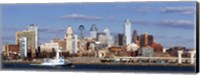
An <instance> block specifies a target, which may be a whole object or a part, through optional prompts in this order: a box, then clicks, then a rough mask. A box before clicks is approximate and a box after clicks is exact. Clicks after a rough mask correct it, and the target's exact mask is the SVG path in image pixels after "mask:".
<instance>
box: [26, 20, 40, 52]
mask: <svg viewBox="0 0 200 75" xmlns="http://www.w3.org/2000/svg"><path fill="white" fill-rule="evenodd" d="M28 31H33V32H34V33H35V49H37V47H38V27H37V26H36V25H35V24H30V25H29V27H28Z"/></svg>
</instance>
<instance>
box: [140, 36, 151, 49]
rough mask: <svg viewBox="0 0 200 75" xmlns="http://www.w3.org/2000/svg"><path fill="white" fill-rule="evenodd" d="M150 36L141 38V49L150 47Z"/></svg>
mask: <svg viewBox="0 0 200 75" xmlns="http://www.w3.org/2000/svg"><path fill="white" fill-rule="evenodd" d="M148 42H149V40H148V34H147V33H144V34H143V35H141V36H140V47H146V46H148V44H149V43H148Z"/></svg>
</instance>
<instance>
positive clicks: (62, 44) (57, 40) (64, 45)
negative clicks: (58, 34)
mask: <svg viewBox="0 0 200 75" xmlns="http://www.w3.org/2000/svg"><path fill="white" fill-rule="evenodd" d="M53 42H54V43H58V45H59V47H61V49H62V50H66V40H62V39H59V38H54V39H53Z"/></svg>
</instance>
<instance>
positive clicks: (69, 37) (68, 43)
mask: <svg viewBox="0 0 200 75" xmlns="http://www.w3.org/2000/svg"><path fill="white" fill-rule="evenodd" d="M73 35H74V34H73V30H72V27H71V26H68V27H67V32H66V35H65V39H66V51H67V52H71V51H72V41H73Z"/></svg>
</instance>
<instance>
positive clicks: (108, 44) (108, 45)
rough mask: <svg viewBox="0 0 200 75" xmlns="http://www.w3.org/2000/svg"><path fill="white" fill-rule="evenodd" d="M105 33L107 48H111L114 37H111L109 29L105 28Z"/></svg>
mask: <svg viewBox="0 0 200 75" xmlns="http://www.w3.org/2000/svg"><path fill="white" fill-rule="evenodd" d="M103 32H104V33H105V34H106V40H107V47H111V44H112V36H111V35H110V30H109V29H108V28H105V29H104V31H103Z"/></svg>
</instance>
